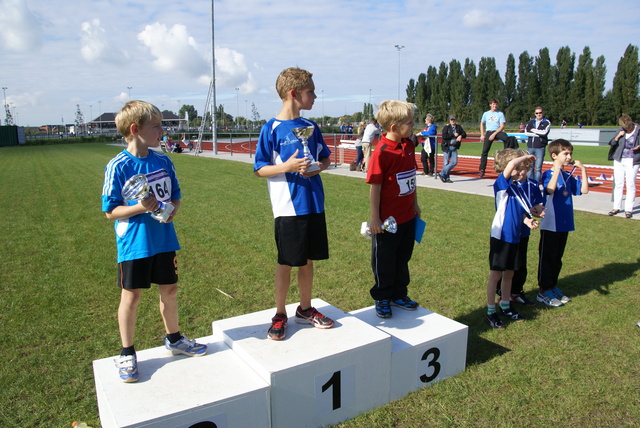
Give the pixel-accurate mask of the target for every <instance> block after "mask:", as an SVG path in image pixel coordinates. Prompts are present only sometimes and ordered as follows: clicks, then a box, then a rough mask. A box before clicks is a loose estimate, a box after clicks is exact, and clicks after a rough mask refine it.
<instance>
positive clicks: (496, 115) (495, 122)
mask: <svg viewBox="0 0 640 428" xmlns="http://www.w3.org/2000/svg"><path fill="white" fill-rule="evenodd" d="M476 117H478V116H476ZM480 122H484V123H485V126H486V129H485V131H497V130H498V128H500V124H501V123H506V122H507V119H505V117H504V113H502V112H501V111H491V110H488V111H485V112H484V113H483V114H482V119H481V120H480Z"/></svg>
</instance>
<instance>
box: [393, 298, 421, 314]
mask: <svg viewBox="0 0 640 428" xmlns="http://www.w3.org/2000/svg"><path fill="white" fill-rule="evenodd" d="M391 306H397V307H399V308H400V309H404V310H406V311H415V310H416V309H417V308H418V304H417V303H416V302H414V301H413V300H411V299H410V298H409V296H404V297H403V298H402V299H395V300H392V301H391Z"/></svg>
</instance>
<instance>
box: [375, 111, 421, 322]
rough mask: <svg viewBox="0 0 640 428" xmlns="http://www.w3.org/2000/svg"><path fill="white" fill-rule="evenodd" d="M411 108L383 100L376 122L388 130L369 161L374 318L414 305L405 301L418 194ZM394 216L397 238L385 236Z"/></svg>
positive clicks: (410, 307)
mask: <svg viewBox="0 0 640 428" xmlns="http://www.w3.org/2000/svg"><path fill="white" fill-rule="evenodd" d="M414 108H415V107H414V105H413V104H411V103H406V102H404V101H383V102H382V104H380V108H379V109H378V113H376V119H378V122H379V123H380V125H381V126H382V128H383V129H384V130H385V131H386V134H383V135H382V137H381V138H380V142H378V145H377V146H376V150H375V151H374V152H373V155H372V156H371V162H370V165H368V169H367V183H369V184H370V185H371V189H370V203H369V206H370V221H369V230H370V232H371V234H372V240H371V268H372V269H373V277H374V282H375V284H374V286H373V287H372V288H371V290H370V294H371V297H372V298H373V300H375V301H376V315H377V316H379V317H380V318H391V316H392V313H391V306H397V307H399V308H401V309H404V310H409V311H413V310H416V308H417V307H418V304H417V303H416V302H414V301H413V300H411V299H410V298H409V297H408V296H407V293H408V290H407V288H408V286H409V281H410V276H409V260H410V259H411V255H412V254H413V245H414V242H413V241H414V239H415V236H416V235H415V229H416V220H415V218H416V216H418V217H419V216H420V207H419V206H418V199H417V195H416V191H415V190H416V169H417V165H416V158H415V145H414V144H413V142H412V141H411V140H410V139H409V138H410V137H411V135H412V134H413V114H414ZM388 217H393V218H394V219H395V220H396V223H397V230H396V232H395V233H390V232H385V230H384V229H383V220H382V219H386V218H388Z"/></svg>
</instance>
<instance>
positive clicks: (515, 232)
mask: <svg viewBox="0 0 640 428" xmlns="http://www.w3.org/2000/svg"><path fill="white" fill-rule="evenodd" d="M519 187H520V186H519V184H518V182H513V181H512V180H511V179H509V180H507V179H506V178H505V177H504V175H502V174H500V175H498V178H497V179H496V181H495V182H494V183H493V191H494V193H495V198H496V200H495V203H496V214H495V216H494V217H493V223H492V224H491V237H492V238H496V239H499V240H501V241H505V242H508V243H510V244H517V243H518V242H520V237H521V236H522V228H523V227H526V228H528V227H527V226H526V225H525V224H524V214H526V213H527V209H526V208H525V205H526V202H525V201H524V200H523V195H522V192H521V189H519Z"/></svg>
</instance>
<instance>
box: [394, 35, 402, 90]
mask: <svg viewBox="0 0 640 428" xmlns="http://www.w3.org/2000/svg"><path fill="white" fill-rule="evenodd" d="M395 48H396V49H398V99H400V51H401V50H402V49H404V46H400V45H396V46H395Z"/></svg>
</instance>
